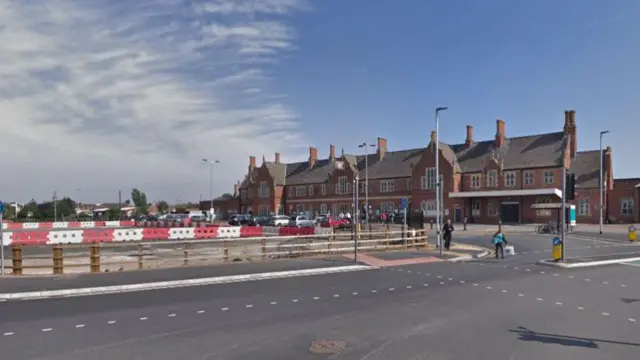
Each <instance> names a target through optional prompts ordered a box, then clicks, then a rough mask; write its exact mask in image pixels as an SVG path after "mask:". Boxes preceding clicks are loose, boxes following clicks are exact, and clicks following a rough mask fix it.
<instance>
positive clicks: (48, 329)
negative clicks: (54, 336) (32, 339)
mask: <svg viewBox="0 0 640 360" xmlns="http://www.w3.org/2000/svg"><path fill="white" fill-rule="evenodd" d="M51 330H53V329H52V328H46V329H42V332H49V331H51Z"/></svg>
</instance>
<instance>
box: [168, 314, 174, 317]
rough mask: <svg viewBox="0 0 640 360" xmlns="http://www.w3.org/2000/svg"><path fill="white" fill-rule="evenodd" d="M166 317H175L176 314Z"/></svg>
mask: <svg viewBox="0 0 640 360" xmlns="http://www.w3.org/2000/svg"><path fill="white" fill-rule="evenodd" d="M167 316H168V317H176V314H169V315H167Z"/></svg>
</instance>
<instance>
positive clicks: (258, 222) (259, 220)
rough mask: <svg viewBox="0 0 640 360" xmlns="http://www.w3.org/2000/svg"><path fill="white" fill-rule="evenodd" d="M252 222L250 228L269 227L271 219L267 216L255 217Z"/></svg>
mask: <svg viewBox="0 0 640 360" xmlns="http://www.w3.org/2000/svg"><path fill="white" fill-rule="evenodd" d="M251 220H252V221H251V222H250V224H249V225H250V226H251V225H253V226H268V225H269V217H267V216H255V217H253V219H251Z"/></svg>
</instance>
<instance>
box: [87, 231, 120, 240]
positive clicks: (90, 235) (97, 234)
mask: <svg viewBox="0 0 640 360" xmlns="http://www.w3.org/2000/svg"><path fill="white" fill-rule="evenodd" d="M114 231H115V230H113V229H91V230H83V233H84V234H83V239H84V242H86V243H96V242H111V241H113V232H114Z"/></svg>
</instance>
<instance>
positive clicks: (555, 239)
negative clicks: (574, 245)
mask: <svg viewBox="0 0 640 360" xmlns="http://www.w3.org/2000/svg"><path fill="white" fill-rule="evenodd" d="M558 245H560V238H559V237H557V236H556V237H554V238H553V246H558Z"/></svg>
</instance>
